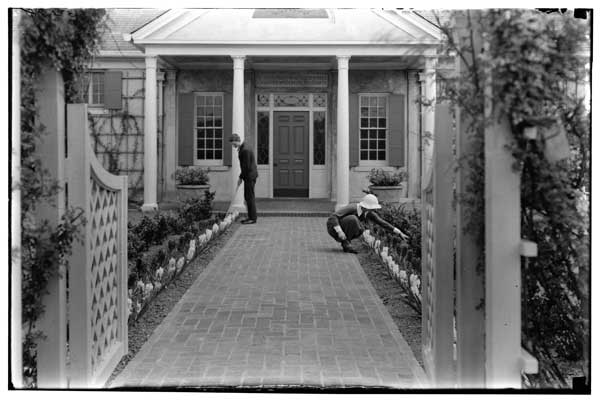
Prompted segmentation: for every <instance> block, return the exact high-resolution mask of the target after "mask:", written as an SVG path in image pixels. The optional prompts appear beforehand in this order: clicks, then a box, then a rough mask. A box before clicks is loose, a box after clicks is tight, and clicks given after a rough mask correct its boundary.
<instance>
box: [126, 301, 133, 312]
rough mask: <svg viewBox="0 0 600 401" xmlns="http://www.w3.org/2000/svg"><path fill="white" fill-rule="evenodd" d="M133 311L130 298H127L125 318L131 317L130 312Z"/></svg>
mask: <svg viewBox="0 0 600 401" xmlns="http://www.w3.org/2000/svg"><path fill="white" fill-rule="evenodd" d="M132 310H133V301H132V300H131V298H129V297H127V316H129V315H131V311H132Z"/></svg>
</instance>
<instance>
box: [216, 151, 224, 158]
mask: <svg viewBox="0 0 600 401" xmlns="http://www.w3.org/2000/svg"><path fill="white" fill-rule="evenodd" d="M222 158H223V151H222V150H221V149H217V150H215V160H221V159H222Z"/></svg>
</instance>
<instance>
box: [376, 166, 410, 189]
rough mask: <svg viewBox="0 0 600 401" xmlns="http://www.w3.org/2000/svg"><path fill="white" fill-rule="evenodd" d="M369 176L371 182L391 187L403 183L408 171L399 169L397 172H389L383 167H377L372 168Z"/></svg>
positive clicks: (379, 185)
mask: <svg viewBox="0 0 600 401" xmlns="http://www.w3.org/2000/svg"><path fill="white" fill-rule="evenodd" d="M367 178H368V179H369V181H370V182H371V184H373V185H375V186H378V187H391V186H397V185H401V184H402V182H404V181H405V179H406V173H405V172H404V171H399V172H396V173H389V172H387V171H385V170H383V169H380V168H377V169H375V168H374V169H372V170H371V172H370V173H369V174H368V175H367Z"/></svg>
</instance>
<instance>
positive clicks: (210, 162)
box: [194, 92, 225, 167]
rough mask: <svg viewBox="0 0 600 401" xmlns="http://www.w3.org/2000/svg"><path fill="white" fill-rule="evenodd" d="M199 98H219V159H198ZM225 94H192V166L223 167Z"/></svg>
mask: <svg viewBox="0 0 600 401" xmlns="http://www.w3.org/2000/svg"><path fill="white" fill-rule="evenodd" d="M199 96H221V132H222V140H221V147H222V149H221V158H220V159H198V104H197V101H198V97H199ZM224 120H225V94H224V92H194V165H195V166H207V167H213V166H223V156H224V154H225V126H224V125H225V121H224Z"/></svg>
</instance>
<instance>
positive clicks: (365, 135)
mask: <svg viewBox="0 0 600 401" xmlns="http://www.w3.org/2000/svg"><path fill="white" fill-rule="evenodd" d="M368 138H369V131H367V130H366V129H361V130H360V139H368Z"/></svg>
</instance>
